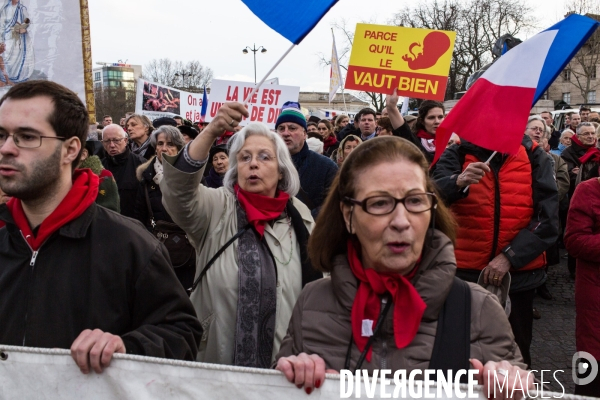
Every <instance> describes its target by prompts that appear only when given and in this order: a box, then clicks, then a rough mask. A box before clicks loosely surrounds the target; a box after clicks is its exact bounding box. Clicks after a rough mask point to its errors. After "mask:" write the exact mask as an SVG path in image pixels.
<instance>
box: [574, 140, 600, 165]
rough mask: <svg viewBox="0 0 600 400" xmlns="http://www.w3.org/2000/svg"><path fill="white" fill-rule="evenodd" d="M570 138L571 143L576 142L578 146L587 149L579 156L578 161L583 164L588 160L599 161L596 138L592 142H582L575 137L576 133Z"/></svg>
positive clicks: (599, 154) (599, 153) (599, 152)
mask: <svg viewBox="0 0 600 400" xmlns="http://www.w3.org/2000/svg"><path fill="white" fill-rule="evenodd" d="M571 140H572V141H573V143H575V144H577V145H578V146H579V147H582V148H584V149H587V151H586V153H585V154H584V155H583V156H581V158H579V162H580V163H582V164H585V163H586V162H588V161H590V160H591V161H595V162H600V150H598V149H597V148H596V140H594V143H593V144H589V145H588V144H583V143H581V141H580V140H579V139H578V138H577V136H576V135H573V136H572V137H571Z"/></svg>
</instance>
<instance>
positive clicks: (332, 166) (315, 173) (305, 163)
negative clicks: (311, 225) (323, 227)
mask: <svg viewBox="0 0 600 400" xmlns="http://www.w3.org/2000/svg"><path fill="white" fill-rule="evenodd" d="M292 161H293V162H294V166H295V167H296V169H297V170H298V175H299V176H300V186H301V188H302V189H301V190H300V193H298V194H297V195H296V197H297V198H298V199H299V200H301V201H302V202H303V203H304V204H305V205H306V206H307V207H308V208H309V209H310V211H311V214H312V216H313V217H316V216H317V214H318V213H319V210H320V209H321V205H322V204H323V202H324V201H325V198H326V197H327V193H329V187H330V186H331V183H332V182H333V179H334V178H335V175H336V174H337V170H338V166H337V165H336V163H334V162H333V161H332V160H331V159H329V158H327V157H325V156H322V155H321V154H317V153H315V152H314V151H310V150H309V149H308V145H307V144H306V142H305V143H304V147H303V148H302V150H300V151H299V152H298V153H296V154H294V155H292Z"/></svg>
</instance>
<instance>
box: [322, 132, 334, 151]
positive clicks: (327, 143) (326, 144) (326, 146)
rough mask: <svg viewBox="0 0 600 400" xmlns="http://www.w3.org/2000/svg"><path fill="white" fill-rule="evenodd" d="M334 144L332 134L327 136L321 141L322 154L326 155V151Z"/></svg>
mask: <svg viewBox="0 0 600 400" xmlns="http://www.w3.org/2000/svg"><path fill="white" fill-rule="evenodd" d="M336 143H337V138H336V137H335V135H333V134H332V135H329V136H327V138H326V139H325V140H324V141H323V152H324V153H326V152H327V150H329V148H330V147H331V146H333V145H334V144H336Z"/></svg>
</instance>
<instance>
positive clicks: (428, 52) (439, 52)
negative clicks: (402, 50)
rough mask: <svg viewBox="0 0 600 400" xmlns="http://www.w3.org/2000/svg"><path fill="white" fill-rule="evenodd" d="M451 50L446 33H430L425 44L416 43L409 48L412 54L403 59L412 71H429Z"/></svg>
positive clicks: (425, 39) (404, 56) (424, 40)
mask: <svg viewBox="0 0 600 400" xmlns="http://www.w3.org/2000/svg"><path fill="white" fill-rule="evenodd" d="M449 48H450V38H449V37H448V35H446V34H445V33H444V32H439V31H434V32H429V33H428V34H427V36H425V38H424V39H423V42H422V43H420V42H414V43H412V44H411V45H410V46H409V47H408V52H409V53H410V54H405V55H403V56H402V59H403V60H404V61H406V62H407V63H408V68H410V69H412V70H417V69H427V68H431V67H433V66H434V65H435V64H437V62H438V60H439V59H440V58H441V57H442V56H443V55H444V53H446V51H448V49H449Z"/></svg>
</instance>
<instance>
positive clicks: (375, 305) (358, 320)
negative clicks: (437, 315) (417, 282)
mask: <svg viewBox="0 0 600 400" xmlns="http://www.w3.org/2000/svg"><path fill="white" fill-rule="evenodd" d="M348 262H349V263H350V268H351V269H352V272H353V273H354V276H356V278H358V280H359V281H360V284H359V286H358V291H357V292H356V297H355V298H354V304H352V336H353V337H354V342H355V343H356V346H357V347H358V349H359V350H360V351H361V352H362V351H363V350H364V349H365V346H366V345H367V341H368V340H369V337H368V336H363V335H362V323H363V320H365V319H369V320H372V321H373V326H372V329H375V324H376V323H377V319H378V318H379V314H380V313H381V300H380V298H379V296H378V295H382V294H384V293H386V292H389V293H390V294H391V295H392V301H393V302H394V304H393V307H394V317H393V319H394V338H395V341H396V347H397V348H399V349H403V348H404V347H406V346H408V345H409V344H410V342H412V340H413V339H414V337H415V336H416V334H417V331H418V329H419V325H420V324H421V318H422V317H423V313H424V312H425V308H427V305H426V304H425V302H424V301H423V299H422V298H421V296H419V293H418V292H417V290H416V289H415V288H414V286H413V285H412V284H411V283H410V281H409V279H411V278H412V277H413V276H414V275H415V274H416V272H417V270H418V268H414V269H413V270H412V271H411V272H410V273H409V274H408V275H407V276H402V275H400V274H384V273H379V272H376V271H375V270H373V269H370V268H367V269H365V268H363V266H362V263H361V261H360V259H359V258H358V255H357V253H356V249H355V247H354V244H353V243H352V241H350V240H349V241H348ZM372 350H373V349H372V348H371V349H369V352H368V353H367V361H369V362H370V361H371V353H372Z"/></svg>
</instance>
